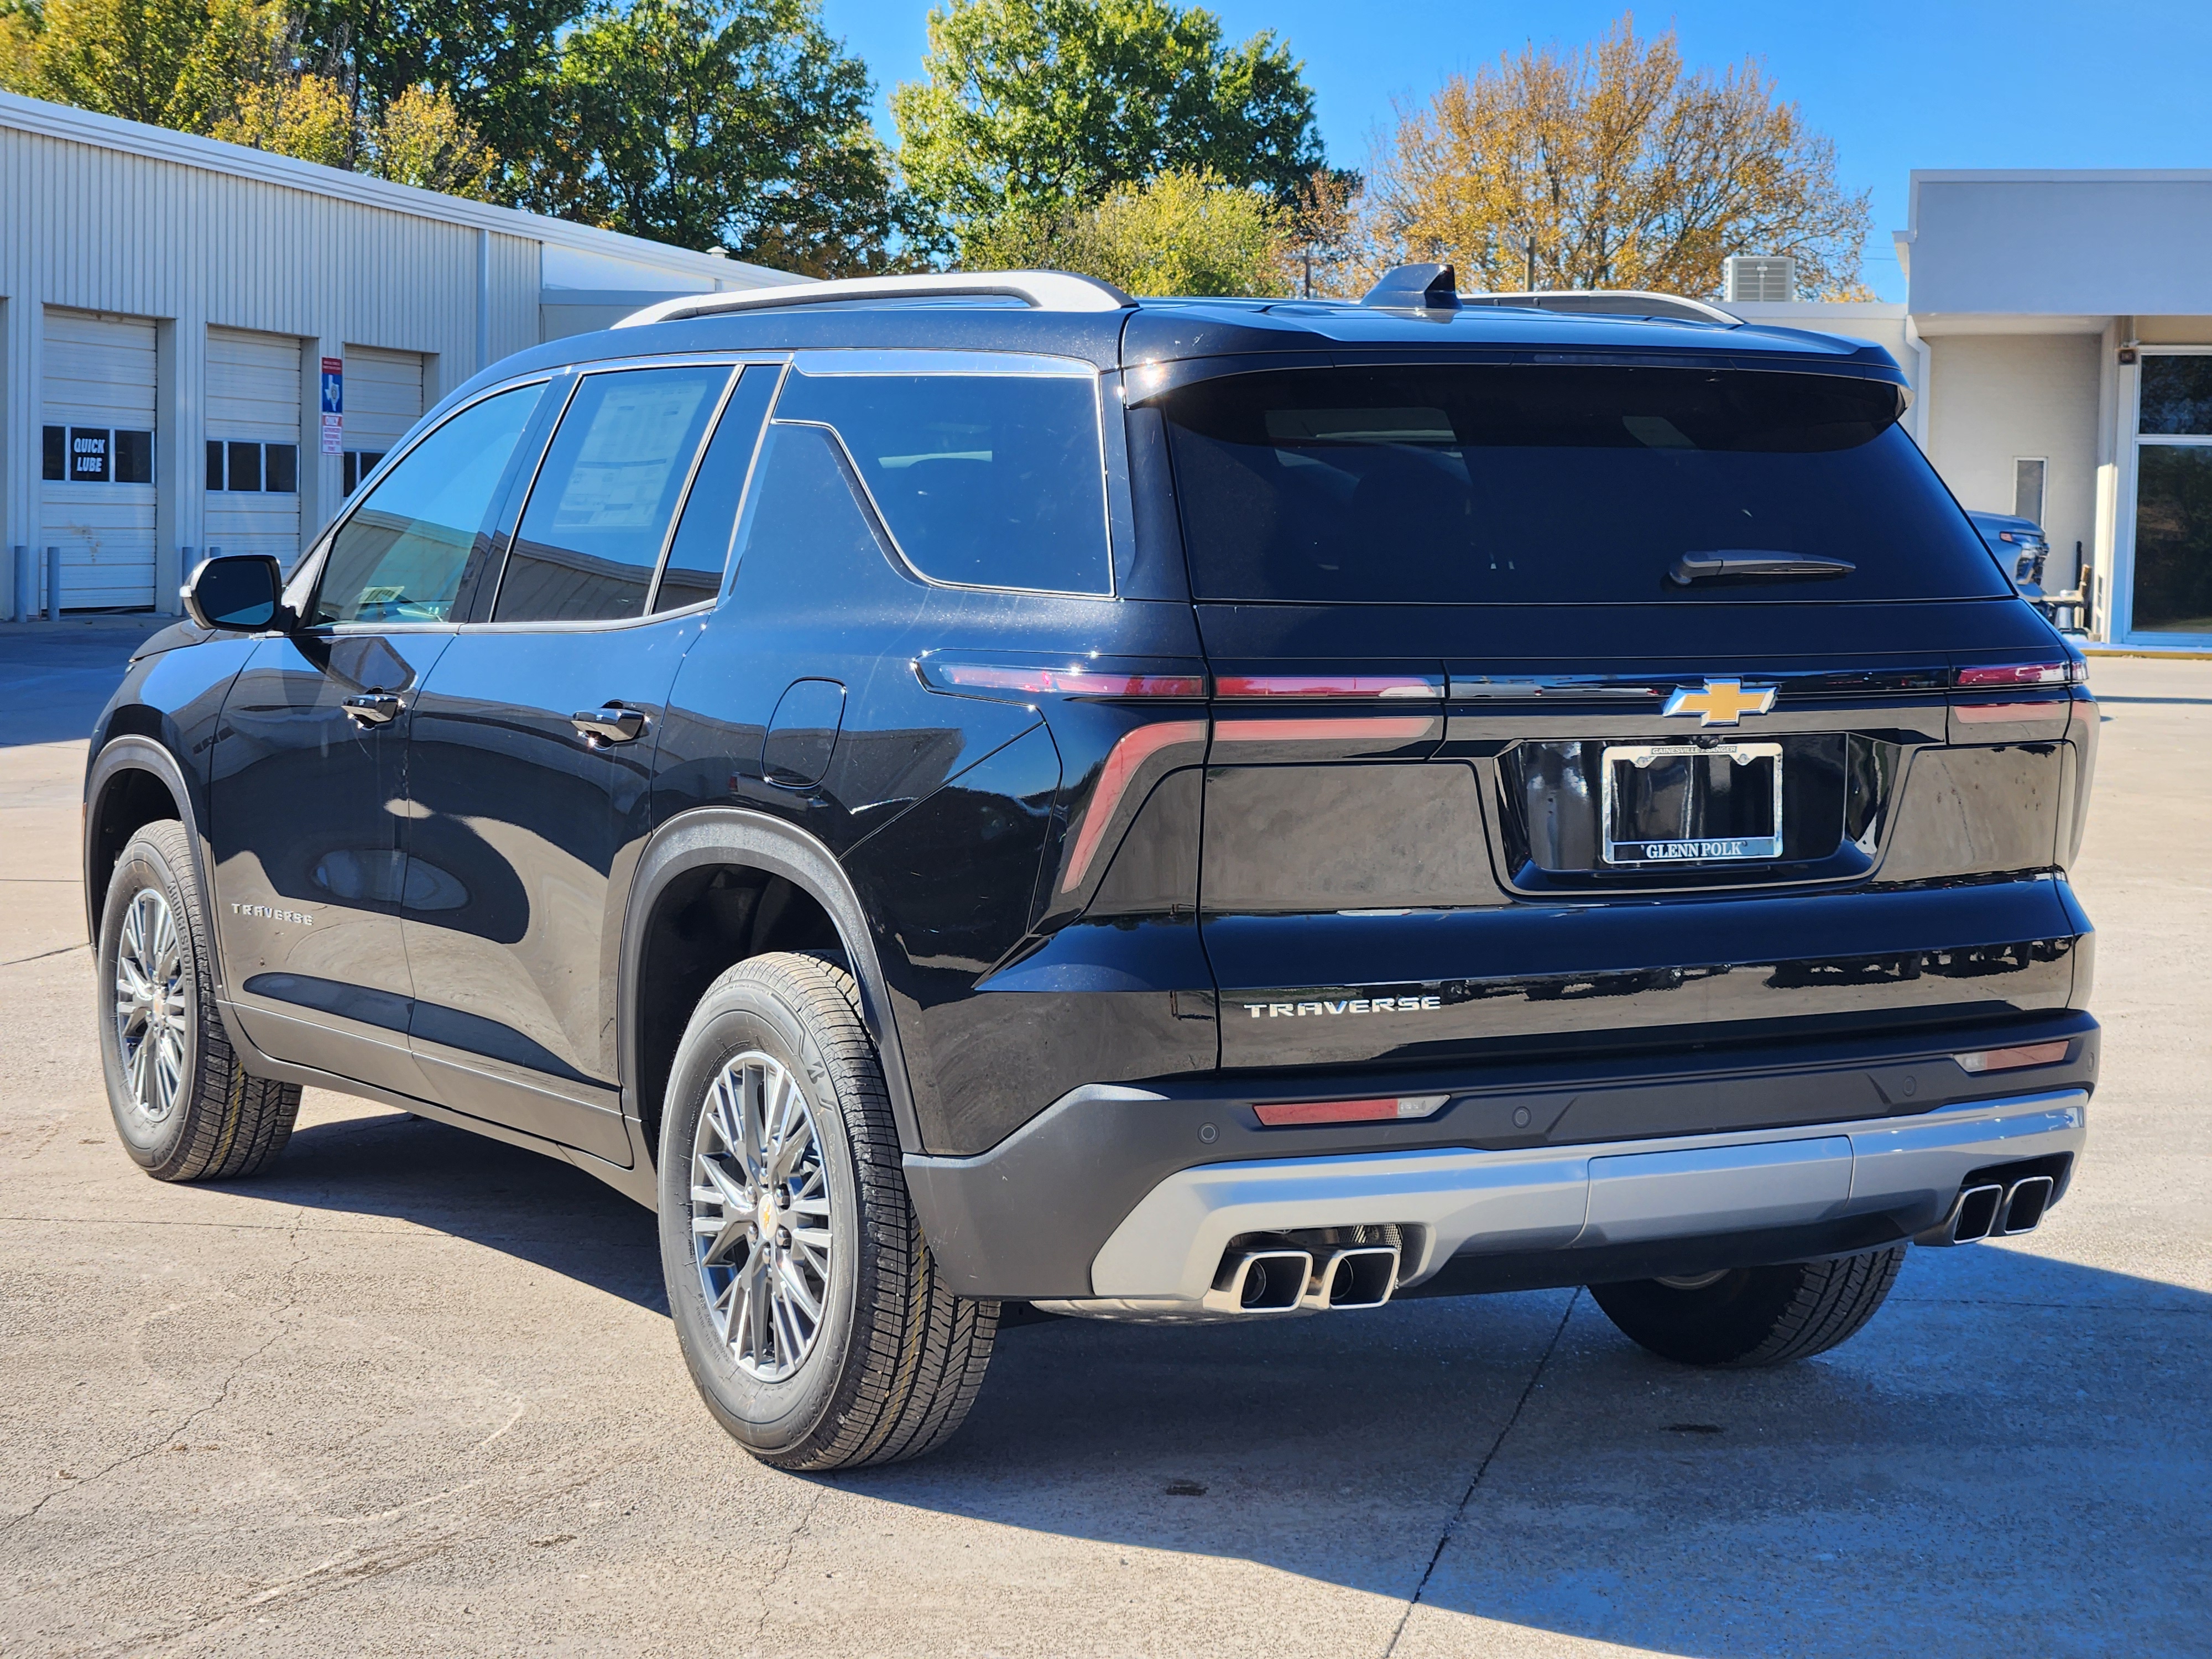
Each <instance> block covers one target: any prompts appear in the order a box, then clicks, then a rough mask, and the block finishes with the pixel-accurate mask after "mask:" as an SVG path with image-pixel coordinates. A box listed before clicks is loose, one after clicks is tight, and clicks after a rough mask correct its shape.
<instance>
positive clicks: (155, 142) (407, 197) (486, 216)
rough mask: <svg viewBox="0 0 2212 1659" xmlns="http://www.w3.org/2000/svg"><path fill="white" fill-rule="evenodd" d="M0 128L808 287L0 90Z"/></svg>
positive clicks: (593, 249) (693, 270) (617, 253)
mask: <svg viewBox="0 0 2212 1659" xmlns="http://www.w3.org/2000/svg"><path fill="white" fill-rule="evenodd" d="M0 128H13V129H14V130H15V131H19V132H27V133H32V134H33V135H35V136H37V137H43V138H58V139H62V140H64V141H65V142H68V143H79V144H89V145H91V146H93V147H94V148H95V149H112V150H119V151H121V152H123V153H125V154H126V155H143V156H144V157H146V158H148V159H149V160H150V161H168V162H172V163H173V164H175V165H177V166H179V167H197V168H198V169H200V170H201V171H203V172H207V173H226V174H228V175H229V176H230V177H233V178H237V179H252V180H253V181H254V182H256V183H258V184H265V185H277V186H279V187H281V188H284V189H289V190H297V191H306V192H307V193H308V194H310V195H315V196H326V197H333V198H335V199H337V200H339V201H345V202H351V203H354V204H356V205H358V206H362V207H373V208H382V209H384V210H386V211H388V212H392V213H404V214H408V215H410V216H413V217H415V218H418V219H435V220H438V221H441V222H444V223H447V224H453V225H461V226H465V227H467V228H471V229H476V230H489V231H495V232H497V233H498V234H501V235H503V236H518V237H526V238H528V239H529V240H532V241H538V242H544V243H547V244H550V245H551V246H555V247H566V248H574V250H576V251H577V252H580V253H603V254H606V255H609V256H611V257H615V258H629V259H638V260H653V261H658V262H659V263H661V264H674V265H676V266H677V267H678V268H679V269H681V270H684V272H685V273H686V274H696V276H699V277H700V278H701V279H702V281H708V282H712V281H714V279H715V278H717V277H719V278H720V279H722V280H723V281H729V280H732V279H733V278H734V279H736V280H737V281H738V282H739V283H742V284H743V285H744V287H747V288H757V287H765V286H768V285H770V284H782V283H802V282H805V281H806V280H807V279H806V278H805V277H803V276H798V275H797V274H795V273H793V272H790V271H783V270H775V269H773V268H772V267H770V266H767V265H756V264H746V263H745V262H744V261H743V260H738V259H725V258H715V257H714V255H712V254H709V253H701V252H696V251H694V250H693V249H690V248H685V247H677V246H674V245H672V244H671V243H667V242H656V241H653V240H649V239H648V238H646V237H642V236H632V235H629V234H627V233H625V232H623V231H619V230H601V229H599V228H596V227H594V226H591V225H579V224H573V223H571V222H569V221H568V220H566V219H551V218H548V217H546V216H544V215H543V214H538V213H529V212H526V211H524V210H522V209H520V208H509V207H500V206H498V205H496V204H493V203H490V202H477V201H471V200H470V199H469V198H468V197H462V196H448V195H446V194H444V193H443V192H442V191H435V190H422V189H418V188H417V187H416V186H415V185H395V184H393V183H392V182H391V181H390V180H389V179H375V178H372V177H370V176H369V175H368V174H367V173H348V172H346V171H344V170H343V168H340V167H325V166H323V165H322V164H321V163H320V162H319V161H300V160H298V159H297V158H296V157H294V156H289V155H276V154H275V153H274V152H273V151H270V150H265V149H253V148H252V146H250V145H246V144H232V143H224V142H223V141H222V139H219V138H204V137H200V135H199V134H197V133H193V132H177V131H172V130H171V129H170V128H167V127H157V126H152V125H148V124H147V123H145V122H143V121H126V120H124V119H123V118H121V117H119V116H114V115H101V114H99V113H97V112H94V111H92V110H88V109H78V108H76V106H73V105H69V104H52V103H48V102H46V100H44V99H40V98H26V97H23V96H22V95H21V94H18V93H12V92H0Z"/></svg>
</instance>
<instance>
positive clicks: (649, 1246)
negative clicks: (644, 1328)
mask: <svg viewBox="0 0 2212 1659" xmlns="http://www.w3.org/2000/svg"><path fill="white" fill-rule="evenodd" d="M229 1190H231V1191H233V1192H235V1193H237V1194H240V1195H241V1196H250V1197H252V1198H257V1199H261V1200H266V1201H267V1202H270V1203H272V1204H292V1205H301V1206H305V1207H307V1208H308V1209H313V1210H331V1211H341V1212H345V1213H347V1214H349V1215H378V1216H388V1217H391V1218H394V1219H397V1220H403V1221H410V1222H412V1223H414V1224H415V1225H417V1226H421V1227H428V1228H432V1229H435V1231H439V1232H442V1233H447V1234H449V1235H451V1236H452V1237H455V1238H463V1239H466V1240H468V1241H469V1242H470V1243H473V1244H480V1245H483V1247H484V1248H486V1249H494V1250H498V1251H501V1253H503V1254H505V1255H511V1256H513V1257H515V1258H516V1259H517V1260H519V1261H528V1262H531V1263H532V1264H534V1265H535V1266H538V1267H544V1268H546V1269H548V1270H550V1271H551V1272H553V1273H561V1274H562V1275H564V1276H566V1277H567V1278H569V1279H574V1280H576V1281H577V1282H578V1283H580V1284H584V1285H591V1286H592V1288H593V1289H595V1290H599V1291H605V1293H606V1294H608V1295H609V1296H617V1297H621V1298H622V1299H623V1301H625V1302H629V1303H634V1304H636V1305H637V1306H639V1307H641V1308H647V1309H650V1310H653V1311H654V1312H656V1313H663V1314H665V1313H666V1312H667V1311H668V1297H667V1295H666V1293H665V1290H664V1288H663V1286H662V1284H661V1277H660V1255H659V1244H658V1243H656V1242H655V1239H654V1237H653V1214H652V1212H650V1211H648V1210H646V1209H644V1208H642V1207H641V1206H639V1205H637V1204H635V1203H633V1202H631V1201H630V1200H629V1199H627V1198H624V1197H623V1195H622V1194H620V1193H617V1192H616V1191H615V1190H614V1188H611V1187H609V1186H608V1185H606V1184H605V1182H601V1181H597V1180H594V1179H593V1178H592V1176H588V1175H586V1174H585V1173H584V1172H583V1171H582V1170H578V1169H575V1168H574V1167H573V1166H571V1165H569V1164H562V1163H560V1162H558V1161H557V1160H556V1159H554V1158H547V1157H545V1156H544V1155H543V1154H542V1153H538V1152H527V1151H526V1150H524V1149H523V1148H521V1147H520V1146H507V1144H506V1143H505V1142H503V1141H497V1140H492V1139H488V1138H487V1137H485V1136H483V1135H477V1134H471V1133H469V1132H468V1131H466V1130H465V1129H455V1128H452V1127H448V1126H447V1125H445V1124H442V1123H434V1122H432V1121H430V1120H429V1119H428V1118H418V1117H409V1116H404V1115H399V1114H397V1113H388V1112H386V1113H379V1114H377V1115H374V1116H373V1117H356V1118H345V1119H341V1120H338V1121H333V1122H324V1123H313V1124H307V1125H304V1126H302V1127H301V1128H299V1129H298V1130H296V1131H295V1133H294V1134H293V1136H292V1139H291V1142H290V1144H289V1145H288V1146H286V1147H285V1149H284V1156H283V1158H279V1159H278V1160H277V1161H276V1164H274V1165H272V1166H271V1167H270V1169H269V1170H268V1171H267V1172H266V1173H264V1174H262V1175H258V1176H254V1177H253V1178H252V1180H250V1181H242V1182H237V1183H235V1184H234V1185H233V1186H231V1187H230V1188H229Z"/></svg>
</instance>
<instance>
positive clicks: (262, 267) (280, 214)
mask: <svg viewBox="0 0 2212 1659" xmlns="http://www.w3.org/2000/svg"><path fill="white" fill-rule="evenodd" d="M49 128H58V129H59V131H49V130H41V129H49ZM172 146H173V148H172ZM233 169H234V170H233ZM270 173H276V174H278V175H283V176H276V177H271V176H269V174H270ZM359 182H360V188H361V191H362V196H361V197H359V198H356V197H352V196H350V195H349V194H348V193H347V192H348V191H350V190H351V189H352V187H353V181H349V180H347V179H342V178H333V177H332V176H331V175H330V174H329V173H325V172H324V171H322V170H320V169H313V168H305V167H301V164H297V163H293V162H289V161H283V160H282V159H281V158H271V157H263V156H258V155H247V154H246V153H243V152H240V151H238V150H236V149H233V148H232V147H229V146H222V145H212V144H210V143H207V142H206V141H204V140H199V139H194V138H191V137H185V136H183V135H173V134H167V133H161V132H158V131H153V130H151V129H148V128H144V127H139V126H135V125H131V124H130V123H125V122H114V121H110V120H108V119H107V118H104V117H99V116H92V115H87V114H84V113H82V112H76V111H65V110H61V109H59V108H58V107H56V106H45V105H37V104H35V103H33V102H32V101H31V100H23V99H19V98H15V97H13V96H12V95H8V94H0V364H4V377H5V386H4V391H5V398H4V402H0V440H4V453H0V551H4V550H5V547H6V545H7V544H14V543H28V544H36V543H38V541H39V538H40V526H41V524H42V517H41V515H42V513H43V510H44V508H43V505H42V501H41V495H40V488H39V485H40V477H39V472H40V465H39V459H40V458H39V425H40V421H39V416H38V410H39V407H40V397H41V395H42V386H43V384H44V378H45V376H44V369H43V368H42V362H43V358H44V356H45V351H46V339H45V327H44V322H43V317H44V312H45V309H46V307H71V308H75V309H78V310H82V311H88V312H104V313H115V314H119V315H124V316H131V317H136V318H139V319H158V320H157V322H156V325H155V328H156V338H157V348H158V349H157V370H158V373H157V386H158V395H157V408H158V413H159V419H158V421H157V422H156V424H157V425H158V427H159V428H160V430H161V440H160V442H159V444H158V445H157V447H156V455H155V460H156V467H157V472H156V483H155V491H156V496H157V502H158V506H157V525H156V532H155V533H156V541H155V546H156V558H157V566H156V572H155V592H156V593H157V594H159V595H160V596H161V599H162V601H163V603H164V606H165V608H168V607H170V606H173V600H172V599H170V598H169V596H170V595H173V593H174V592H175V586H176V583H177V582H178V581H179V580H180V579H181V572H180V568H179V567H180V551H179V550H180V549H182V548H187V547H189V548H195V549H197V548H199V547H203V546H204V545H205V544H207V543H209V542H210V541H215V540H217V538H216V536H214V535H211V534H210V533H209V531H208V526H207V522H206V508H207V495H206V491H205V489H204V484H203V476H204V475H203V459H204V440H205V437H206V430H205V416H206V412H207V410H208V407H209V395H210V388H209V386H208V382H207V375H208V356H207V341H208V331H209V329H210V328H218V329H238V330H248V331H254V332H258V333H262V334H271V335H281V336H284V337H289V338H291V339H294V340H296V341H298V342H300V343H301V350H302V352H303V353H304V354H305V355H306V356H307V366H313V360H314V359H315V358H317V357H320V356H340V355H342V354H343V352H345V351H346V349H348V348H349V347H356V348H359V347H368V348H374V349H381V350H387V351H396V352H406V353H410V354H415V355H416V356H419V358H420V359H421V361H422V365H423V376H422V401H423V402H424V403H425V404H431V403H435V401H437V399H438V398H441V397H442V396H444V395H445V394H446V393H447V392H450V391H452V390H453V388H454V387H455V386H459V384H460V383H461V382H462V381H463V380H466V379H467V378H468V377H469V376H470V375H471V374H475V373H476V372H477V369H478V368H480V367H482V366H483V361H484V360H483V358H481V357H480V356H479V350H480V348H479V339H478V325H479V314H478V284H479V276H478V271H479V263H478V261H479V252H480V250H481V251H482V252H483V254H485V255H487V256H488V258H486V260H485V264H486V265H487V267H488V270H489V278H490V282H489V290H490V292H489V316H488V317H486V318H485V319H483V320H484V322H485V323H486V324H487V325H488V326H487V327H486V329H485V333H486V334H487V335H488V341H487V342H486V343H487V344H488V346H489V355H490V357H491V358H494V359H496V358H498V357H501V356H507V355H508V354H509V353H512V352H515V351H520V350H522V349H526V348H527V347H529V346H532V345H534V344H536V343H538V338H539V325H540V321H539V313H538V295H539V289H540V268H541V265H542V263H543V256H542V248H541V242H540V240H539V238H538V237H537V236H534V235H532V234H530V228H529V222H528V220H527V219H526V218H525V217H524V216H514V215H506V214H505V213H504V210H493V209H485V208H483V207H482V206H480V205H478V204H465V203H459V202H453V201H451V200H450V198H438V197H428V196H425V195H422V194H421V193H419V192H411V191H396V190H395V189H393V187H391V186H386V185H380V184H378V183H376V182H374V181H371V180H362V181H359ZM447 212H450V213H451V215H452V216H451V217H441V213H447ZM488 215H489V216H493V217H494V218H495V220H499V221H502V222H505V221H514V220H520V223H519V224H517V225H515V226H514V228H513V229H512V230H503V229H500V228H492V227H490V226H487V225H486V224H484V223H483V220H484V218H485V217H486V216H488ZM545 229H546V234H547V235H548V237H550V240H554V241H556V242H558V243H560V244H561V245H562V247H563V248H564V249H565V250H566V251H567V252H568V253H570V254H572V255H574V254H579V253H580V254H581V256H582V257H584V258H586V260H589V259H592V258H612V259H616V260H617V261H626V262H628V263H629V264H640V263H645V264H650V262H651V260H652V258H653V255H654V253H656V252H665V254H666V255H667V257H668V259H669V261H670V262H671V264H670V269H671V274H680V275H682V276H685V277H687V278H689V279H690V280H695V281H696V280H701V279H702V278H704V277H707V276H709V275H711V276H712V278H713V280H714V281H716V282H720V280H721V279H722V274H723V267H721V266H720V265H712V266H710V265H709V264H708V262H707V261H706V260H705V259H704V258H703V257H702V256H701V255H699V254H697V253H696V252H690V251H688V250H682V249H675V248H669V249H665V250H656V249H654V248H653V247H652V246H651V245H648V244H641V243H638V242H636V241H635V240H632V239H629V238H624V237H617V236H613V235H611V234H607V233H602V232H595V231H586V230H581V229H579V228H574V227H569V226H562V225H555V224H548V225H547V226H546V228H545ZM602 247H604V249H605V252H604V254H602V253H601V252H599V250H600V249H601V248H602ZM729 274H731V275H732V276H742V277H743V278H744V279H747V280H757V279H758V278H759V277H761V276H763V273H761V272H757V271H754V270H751V269H750V267H732V268H730V272H729ZM302 445H303V453H301V458H300V461H301V472H300V485H301V489H300V496H299V505H300V523H301V527H302V529H304V530H306V531H307V532H309V533H312V532H313V530H314V529H315V528H316V527H318V526H320V525H321V524H323V523H324V522H325V521H326V520H328V519H329V518H330V516H331V514H332V513H334V512H335V511H336V510H337V507H338V504H339V501H340V494H339V485H340V479H341V462H340V459H339V458H338V457H337V456H335V455H332V456H324V455H322V454H320V453H319V451H318V448H317V447H314V446H313V435H312V434H309V433H304V432H303V434H302ZM5 597H6V595H5V584H4V583H0V605H4V604H5Z"/></svg>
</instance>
